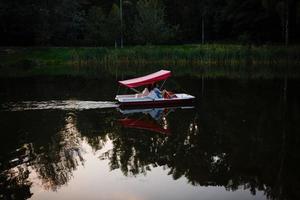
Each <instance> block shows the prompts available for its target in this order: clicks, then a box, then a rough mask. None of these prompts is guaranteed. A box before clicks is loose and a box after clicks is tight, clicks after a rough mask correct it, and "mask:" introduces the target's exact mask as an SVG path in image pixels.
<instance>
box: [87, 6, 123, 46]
mask: <svg viewBox="0 0 300 200" xmlns="http://www.w3.org/2000/svg"><path fill="white" fill-rule="evenodd" d="M119 13H120V11H119V7H118V6H117V5H116V4H113V6H112V9H111V11H110V13H109V14H108V15H106V14H105V13H104V12H103V10H102V8H101V7H93V8H92V9H91V10H90V11H89V14H88V20H87V21H88V25H87V27H88V28H87V38H86V39H87V41H88V43H89V44H90V45H93V46H94V45H96V46H103V45H110V46H113V44H114V43H115V41H116V40H117V39H118V37H119V33H120V14H119Z"/></svg>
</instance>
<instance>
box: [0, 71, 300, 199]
mask: <svg viewBox="0 0 300 200" xmlns="http://www.w3.org/2000/svg"><path fill="white" fill-rule="evenodd" d="M129 77H131V76H127V75H122V74H117V75H116V74H114V75H107V76H103V77H101V78H96V77H82V76H30V77H19V78H12V77H11V78H1V79H0V99H1V100H0V103H1V108H0V109H1V110H0V130H1V137H2V138H1V141H0V149H1V151H0V199H43V200H46V199H105V200H106V199H112V200H115V199H132V200H139V199H145V200H148V199H149V200H151V199H164V200H165V199H170V200H171V199H172V200H174V199H178V200H179V199H202V200H210V199H214V200H216V199H222V200H224V199H228V200H229V199H230V200H238V199H257V200H263V199H300V192H299V191H300V156H299V148H300V147H299V146H300V135H299V130H300V127H299V126H300V123H299V122H300V121H299V120H300V112H299V111H300V93H299V91H300V79H298V78H291V77H287V76H282V77H278V76H276V77H268V78H262V77H255V78H244V77H238V76H237V77H230V78H226V77H218V78H214V77H206V76H195V75H193V74H190V75H188V74H180V75H175V76H174V77H172V78H171V79H170V80H169V81H167V83H166V88H168V89H170V90H173V91H181V92H187V93H189V94H192V95H194V96H196V97H197V101H196V103H195V104H194V105H192V106H191V105H189V106H185V107H179V108H160V109H140V110H120V109H118V108H117V105H116V103H115V102H114V101H113V99H114V96H115V95H116V93H117V92H118V91H119V93H124V92H126V90H122V89H120V88H118V85H117V82H116V80H117V79H121V78H129ZM127 92H128V91H127ZM130 122H134V123H133V124H132V123H130Z"/></svg>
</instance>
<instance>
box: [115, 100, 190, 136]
mask: <svg viewBox="0 0 300 200" xmlns="http://www.w3.org/2000/svg"><path fill="white" fill-rule="evenodd" d="M193 108H194V107H193V106H190V107H163V108H145V109H120V108H118V111H119V112H121V113H122V114H123V115H125V116H126V117H125V118H123V119H119V120H118V123H119V124H120V125H121V126H122V127H124V128H134V129H141V130H147V131H151V132H156V133H162V134H165V135H171V130H170V128H169V126H168V121H167V116H168V115H169V114H170V113H171V112H173V111H175V109H193ZM139 114H142V116H140V115H139ZM136 115H137V116H136Z"/></svg>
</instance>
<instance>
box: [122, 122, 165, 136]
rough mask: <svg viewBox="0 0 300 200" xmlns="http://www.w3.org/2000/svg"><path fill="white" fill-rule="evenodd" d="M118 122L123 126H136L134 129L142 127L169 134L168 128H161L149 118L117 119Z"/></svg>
mask: <svg viewBox="0 0 300 200" xmlns="http://www.w3.org/2000/svg"><path fill="white" fill-rule="evenodd" d="M118 122H119V123H120V124H121V125H122V126H123V127H127V128H136V129H143V130H148V131H153V132H157V133H162V134H166V135H170V134H171V132H170V129H163V128H162V127H161V126H159V125H158V124H157V123H154V122H152V121H150V120H136V119H129V118H125V119H119V120H118Z"/></svg>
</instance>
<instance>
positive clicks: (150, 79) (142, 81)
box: [119, 70, 171, 88]
mask: <svg viewBox="0 0 300 200" xmlns="http://www.w3.org/2000/svg"><path fill="white" fill-rule="evenodd" d="M170 76H171V72H170V71H167V70H160V71H158V72H155V73H153V74H149V75H146V76H142V77H138V78H134V79H128V80H124V81H119V83H120V84H121V85H124V86H126V87H129V88H135V87H139V86H142V85H149V84H153V83H155V82H158V81H161V80H165V79H167V78H169V77H170Z"/></svg>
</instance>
